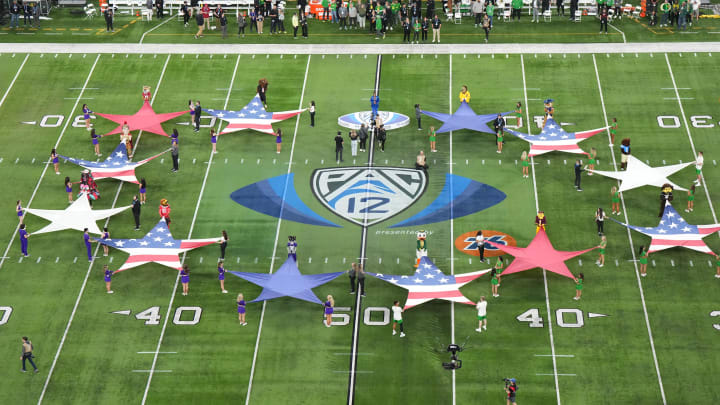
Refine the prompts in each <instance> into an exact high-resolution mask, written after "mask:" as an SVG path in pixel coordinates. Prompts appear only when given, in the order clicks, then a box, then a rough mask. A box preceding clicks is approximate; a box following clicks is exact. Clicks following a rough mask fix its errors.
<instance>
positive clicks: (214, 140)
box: [210, 128, 279, 154]
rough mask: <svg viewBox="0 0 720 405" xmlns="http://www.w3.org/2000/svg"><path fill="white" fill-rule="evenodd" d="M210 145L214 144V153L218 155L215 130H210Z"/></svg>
mask: <svg viewBox="0 0 720 405" xmlns="http://www.w3.org/2000/svg"><path fill="white" fill-rule="evenodd" d="M210 143H211V144H212V153H213V154H216V153H217V135H215V129H214V128H210ZM278 153H279V152H278Z"/></svg>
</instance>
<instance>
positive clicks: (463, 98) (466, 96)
mask: <svg viewBox="0 0 720 405" xmlns="http://www.w3.org/2000/svg"><path fill="white" fill-rule="evenodd" d="M460 103H468V104H470V92H469V91H468V88H467V86H462V89H460Z"/></svg>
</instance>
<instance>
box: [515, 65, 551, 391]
mask: <svg viewBox="0 0 720 405" xmlns="http://www.w3.org/2000/svg"><path fill="white" fill-rule="evenodd" d="M520 67H521V69H522V78H523V94H524V96H525V116H526V118H527V126H528V135H532V126H533V124H534V123H535V121H530V106H529V105H528V97H527V83H526V81H525V58H524V57H523V55H520ZM530 163H531V165H530V166H531V167H532V183H533V193H534V195H535V212H537V211H540V203H539V202H538V193H537V183H536V182H535V159H533V158H532V157H530ZM543 282H544V284H545V306H546V307H547V319H548V322H547V324H548V330H549V333H550V352H551V353H552V362H553V375H554V376H555V395H556V398H557V405H560V384H559V381H558V372H557V360H556V357H557V356H556V355H555V337H554V336H553V329H552V319H553V318H552V314H551V313H550V295H549V294H548V282H547V271H546V270H545V269H543Z"/></svg>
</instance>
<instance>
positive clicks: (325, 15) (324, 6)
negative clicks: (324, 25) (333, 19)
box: [320, 0, 330, 22]
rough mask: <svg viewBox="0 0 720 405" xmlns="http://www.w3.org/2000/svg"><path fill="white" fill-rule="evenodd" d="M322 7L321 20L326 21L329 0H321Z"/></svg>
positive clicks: (328, 16) (328, 12)
mask: <svg viewBox="0 0 720 405" xmlns="http://www.w3.org/2000/svg"><path fill="white" fill-rule="evenodd" d="M320 4H321V5H322V8H323V22H327V20H329V19H330V2H329V1H328V0H322V2H321V3H320Z"/></svg>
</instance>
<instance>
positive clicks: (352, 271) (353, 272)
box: [348, 263, 357, 294]
mask: <svg viewBox="0 0 720 405" xmlns="http://www.w3.org/2000/svg"><path fill="white" fill-rule="evenodd" d="M348 277H349V278H350V294H355V279H356V278H357V264H355V263H351V264H350V270H348Z"/></svg>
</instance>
